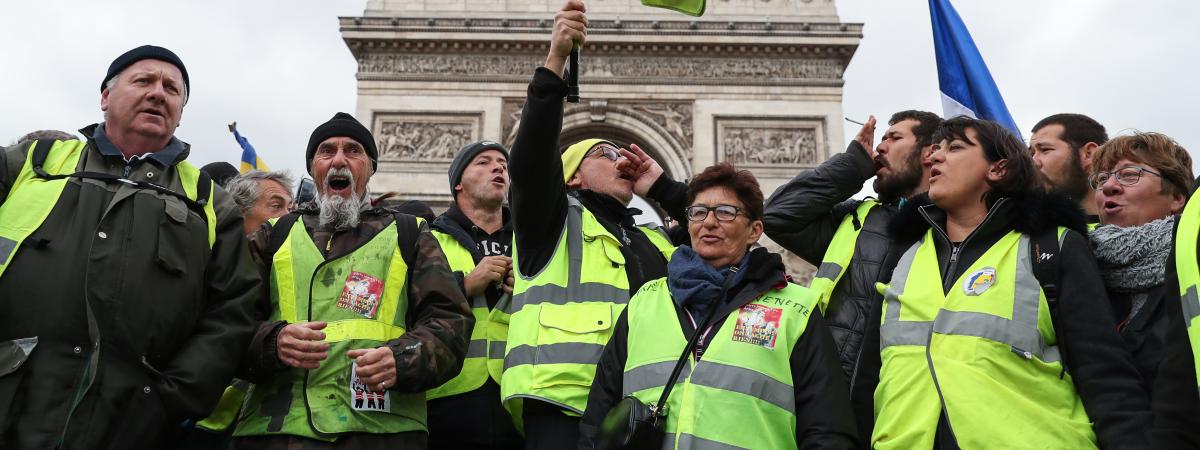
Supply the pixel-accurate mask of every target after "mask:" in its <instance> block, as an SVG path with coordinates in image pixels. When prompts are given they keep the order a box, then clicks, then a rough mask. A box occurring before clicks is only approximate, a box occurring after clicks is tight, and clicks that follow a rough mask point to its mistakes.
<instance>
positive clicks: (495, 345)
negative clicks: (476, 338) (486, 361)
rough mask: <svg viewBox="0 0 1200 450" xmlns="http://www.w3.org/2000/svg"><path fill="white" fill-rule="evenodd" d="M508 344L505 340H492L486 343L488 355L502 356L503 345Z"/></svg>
mask: <svg viewBox="0 0 1200 450" xmlns="http://www.w3.org/2000/svg"><path fill="white" fill-rule="evenodd" d="M507 345H508V342H505V341H492V342H489V343H488V355H490V356H489V358H492V359H503V358H504V347H505V346H507Z"/></svg>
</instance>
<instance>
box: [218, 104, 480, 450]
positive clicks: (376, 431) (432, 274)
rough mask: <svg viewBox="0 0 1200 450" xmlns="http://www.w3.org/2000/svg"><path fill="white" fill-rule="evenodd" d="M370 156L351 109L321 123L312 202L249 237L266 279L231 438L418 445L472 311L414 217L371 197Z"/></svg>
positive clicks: (252, 444)
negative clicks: (433, 392) (245, 394)
mask: <svg viewBox="0 0 1200 450" xmlns="http://www.w3.org/2000/svg"><path fill="white" fill-rule="evenodd" d="M377 158H378V151H377V150H376V148H375V139H374V138H373V137H372V136H371V132H370V131H368V130H367V129H366V127H364V126H363V125H362V124H361V123H359V122H358V121H357V120H355V119H354V117H352V116H350V115H349V114H346V113H338V114H337V115H335V116H334V117H333V119H330V120H329V121H328V122H326V123H324V124H321V125H320V126H318V127H317V129H316V130H315V131H313V133H312V136H311V137H310V138H309V141H308V152H307V160H308V170H309V173H310V174H312V176H313V180H314V181H315V182H316V186H317V200H316V202H315V203H316V207H315V209H304V210H298V211H296V212H295V213H292V214H288V215H286V216H284V217H282V218H280V219H279V220H278V221H277V222H275V223H274V226H272V227H270V228H266V227H264V228H263V229H262V231H260V232H259V235H256V236H255V237H254V239H253V242H254V244H255V245H253V247H254V252H255V253H256V254H257V256H258V258H259V261H262V265H263V268H262V270H263V272H264V274H266V279H269V280H271V283H270V289H269V290H270V292H269V293H266V292H264V295H263V298H262V300H261V301H260V307H259V318H260V319H262V320H264V321H265V322H264V323H263V324H262V325H261V326H260V327H259V331H258V333H257V334H256V336H255V339H254V341H253V342H252V343H251V346H250V349H249V350H248V355H247V361H246V362H245V363H244V370H243V377H244V378H245V379H247V380H249V381H252V382H254V383H255V387H254V389H253V390H252V391H251V393H250V396H249V399H248V400H247V401H246V404H245V407H244V408H243V412H242V414H241V418H240V420H239V421H238V426H237V430H236V431H234V448H255V449H260V448H265V449H285V448H312V449H316V448H345V449H384V448H387V449H393V450H400V449H424V448H426V440H427V433H426V421H425V391H426V390H428V389H431V388H434V387H436V386H439V385H441V384H442V383H445V382H446V381H447V380H449V379H450V378H452V377H453V376H454V375H455V374H457V373H458V371H459V368H461V367H462V361H463V356H464V355H465V354H466V350H467V337H468V335H469V333H470V330H471V326H472V324H473V323H474V319H473V318H472V317H471V312H470V309H469V307H468V306H467V302H466V298H465V297H464V296H463V293H462V290H461V289H460V287H459V281H458V279H457V278H456V277H455V276H454V274H453V273H452V272H451V271H450V267H449V264H448V263H447V262H446V256H445V255H444V254H443V253H442V250H441V247H440V246H439V245H438V241H437V239H436V238H434V236H433V235H432V234H431V233H430V232H429V230H428V227H427V225H426V224H425V221H424V220H423V219H418V218H416V217H414V216H411V215H407V214H402V213H394V212H392V211H390V210H387V209H384V208H375V207H372V206H371V202H370V200H369V197H368V193H367V181H368V180H369V179H370V177H371V174H373V173H374V171H375V168H376V166H377V164H378V163H377Z"/></svg>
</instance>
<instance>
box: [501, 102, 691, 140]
mask: <svg viewBox="0 0 1200 450" xmlns="http://www.w3.org/2000/svg"><path fill="white" fill-rule="evenodd" d="M522 106H523V103H522V102H521V100H517V99H505V100H504V103H503V105H502V106H501V115H502V118H501V124H500V128H501V133H502V134H503V135H504V145H507V146H512V143H513V141H514V140H516V137H517V128H518V127H519V126H520V123H521V108H522ZM610 112H623V113H625V114H627V115H636V116H640V117H642V118H644V119H643V120H649V121H650V122H653V123H655V124H657V125H658V126H659V127H661V128H662V129H663V130H665V131H666V132H667V134H669V135H671V137H673V138H675V140H676V141H678V142H679V143H681V144H682V145H683V146H685V147H687V148H691V147H692V145H693V142H692V139H693V137H692V133H693V130H694V125H693V123H692V104H691V103H690V102H686V103H685V102H661V103H652V102H627V101H610V100H602V99H593V100H591V101H589V103H588V114H589V117H590V119H591V120H592V121H593V122H603V121H604V120H605V118H606V117H607V115H608V114H609V113H610Z"/></svg>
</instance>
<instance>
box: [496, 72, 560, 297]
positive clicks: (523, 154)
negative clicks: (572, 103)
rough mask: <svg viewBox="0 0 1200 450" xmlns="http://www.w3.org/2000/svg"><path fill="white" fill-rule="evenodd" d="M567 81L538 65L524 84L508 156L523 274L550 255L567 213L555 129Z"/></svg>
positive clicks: (542, 262)
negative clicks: (521, 107)
mask: <svg viewBox="0 0 1200 450" xmlns="http://www.w3.org/2000/svg"><path fill="white" fill-rule="evenodd" d="M566 95H567V83H566V81H563V79H561V78H559V77H558V76H557V75H555V74H554V72H551V71H550V69H547V68H545V67H539V68H538V69H537V72H535V73H534V74H533V81H532V82H530V83H529V91H528V94H527V96H526V97H525V108H524V110H522V111H521V124H520V125H519V126H518V127H517V137H516V140H515V141H514V142H513V148H512V152H511V154H510V156H509V159H508V170H509V177H511V179H512V187H511V188H510V189H509V192H510V193H511V194H510V197H511V203H512V221H513V230H515V233H516V243H517V253H518V254H519V255H521V256H520V258H519V261H518V263H517V264H519V265H520V267H519V269H520V271H521V273H522V274H524V275H532V274H535V273H537V272H538V271H539V270H541V268H542V267H543V266H545V265H546V263H548V262H549V261H550V258H551V257H552V256H554V249H555V247H556V246H557V244H558V237H559V236H560V235H561V234H562V229H563V226H564V224H565V223H566V218H567V184H566V183H565V182H564V181H563V167H562V159H561V158H560V153H559V151H558V134H559V132H560V131H562V121H563V105H562V102H563V98H564V97H566Z"/></svg>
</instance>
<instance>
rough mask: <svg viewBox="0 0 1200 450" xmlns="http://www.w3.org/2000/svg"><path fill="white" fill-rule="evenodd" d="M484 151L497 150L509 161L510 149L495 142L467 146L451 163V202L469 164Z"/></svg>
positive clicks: (482, 142) (481, 142)
mask: <svg viewBox="0 0 1200 450" xmlns="http://www.w3.org/2000/svg"><path fill="white" fill-rule="evenodd" d="M484 150H495V151H498V152H500V153H501V154H503V155H504V158H505V159H508V149H507V148H504V146H503V145H500V143H499V142H495V141H479V142H475V143H473V144H467V146H466V147H463V148H462V149H461V150H459V151H458V154H457V155H454V161H453V162H451V163H450V171H449V172H448V175H450V200H451V201H453V200H454V194H455V193H456V192H455V191H454V187H455V186H458V182H460V181H462V174H463V172H465V171H466V170H467V164H471V160H474V159H475V156H476V155H479V154H480V153H483V151H484Z"/></svg>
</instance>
